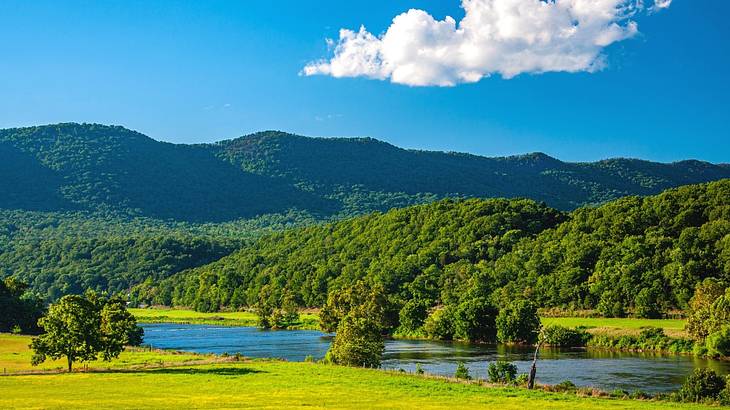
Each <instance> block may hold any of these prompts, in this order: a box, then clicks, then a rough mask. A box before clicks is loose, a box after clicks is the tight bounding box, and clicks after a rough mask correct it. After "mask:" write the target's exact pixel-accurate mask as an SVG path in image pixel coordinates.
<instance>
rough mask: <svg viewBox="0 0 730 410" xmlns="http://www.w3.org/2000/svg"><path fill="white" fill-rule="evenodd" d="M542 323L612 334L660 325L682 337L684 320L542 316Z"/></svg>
mask: <svg viewBox="0 0 730 410" xmlns="http://www.w3.org/2000/svg"><path fill="white" fill-rule="evenodd" d="M542 323H543V325H561V326H565V327H571V328H574V327H578V326H586V327H589V328H590V329H588V331H589V332H591V333H595V334H607V335H612V336H622V335H637V334H639V332H641V329H642V328H645V327H660V328H662V329H664V331H665V333H666V334H667V335H669V336H672V337H684V336H686V332H685V331H684V325H685V321H684V320H681V319H634V318H592V317H588V318H585V317H544V318H542Z"/></svg>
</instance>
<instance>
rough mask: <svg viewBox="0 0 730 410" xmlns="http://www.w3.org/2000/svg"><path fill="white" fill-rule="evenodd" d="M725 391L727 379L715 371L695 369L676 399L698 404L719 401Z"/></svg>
mask: <svg viewBox="0 0 730 410" xmlns="http://www.w3.org/2000/svg"><path fill="white" fill-rule="evenodd" d="M724 389H725V379H724V378H722V377H720V376H718V375H717V373H715V371H714V370H710V369H695V371H694V373H692V374H691V375H690V376H689V377H687V379H686V380H685V381H684V384H682V387H681V388H680V389H679V391H678V392H677V393H676V399H677V400H679V401H684V402H692V403H697V402H701V401H705V400H706V399H711V400H717V399H718V398H719V396H720V393H721V392H722V391H723V390H724Z"/></svg>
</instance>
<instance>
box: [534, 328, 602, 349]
mask: <svg viewBox="0 0 730 410" xmlns="http://www.w3.org/2000/svg"><path fill="white" fill-rule="evenodd" d="M589 338H590V335H589V334H588V332H586V331H585V330H583V329H569V328H567V327H564V326H560V325H550V326H546V327H545V328H544V329H543V331H542V340H543V342H545V344H546V345H547V346H558V347H581V346H585V344H586V341H588V339H589Z"/></svg>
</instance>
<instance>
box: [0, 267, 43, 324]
mask: <svg viewBox="0 0 730 410" xmlns="http://www.w3.org/2000/svg"><path fill="white" fill-rule="evenodd" d="M43 311H44V307H43V303H42V302H41V300H40V299H39V298H38V297H36V296H35V295H33V294H31V293H30V292H28V285H27V284H25V283H23V282H21V281H19V280H17V279H15V278H13V277H12V276H11V277H7V278H5V280H2V281H0V312H3V313H2V315H0V332H10V331H18V333H20V332H23V333H30V334H35V333H38V332H39V331H40V329H39V328H38V319H40V318H41V316H43Z"/></svg>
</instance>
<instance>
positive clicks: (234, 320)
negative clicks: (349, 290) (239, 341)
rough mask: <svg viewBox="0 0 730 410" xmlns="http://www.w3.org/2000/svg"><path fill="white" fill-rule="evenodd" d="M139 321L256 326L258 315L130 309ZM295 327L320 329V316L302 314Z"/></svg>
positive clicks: (250, 313) (249, 313)
mask: <svg viewBox="0 0 730 410" xmlns="http://www.w3.org/2000/svg"><path fill="white" fill-rule="evenodd" d="M129 311H130V312H131V313H132V314H133V315H134V316H135V317H136V318H137V321H138V322H139V323H181V324H195V325H217V326H249V327H250V326H256V325H257V323H258V316H256V314H254V313H252V312H215V313H204V312H196V311H194V310H186V309H129ZM291 328H293V329H312V330H314V329H319V317H318V316H317V315H316V314H313V313H302V314H300V320H299V324H298V325H296V326H292V327H291Z"/></svg>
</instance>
